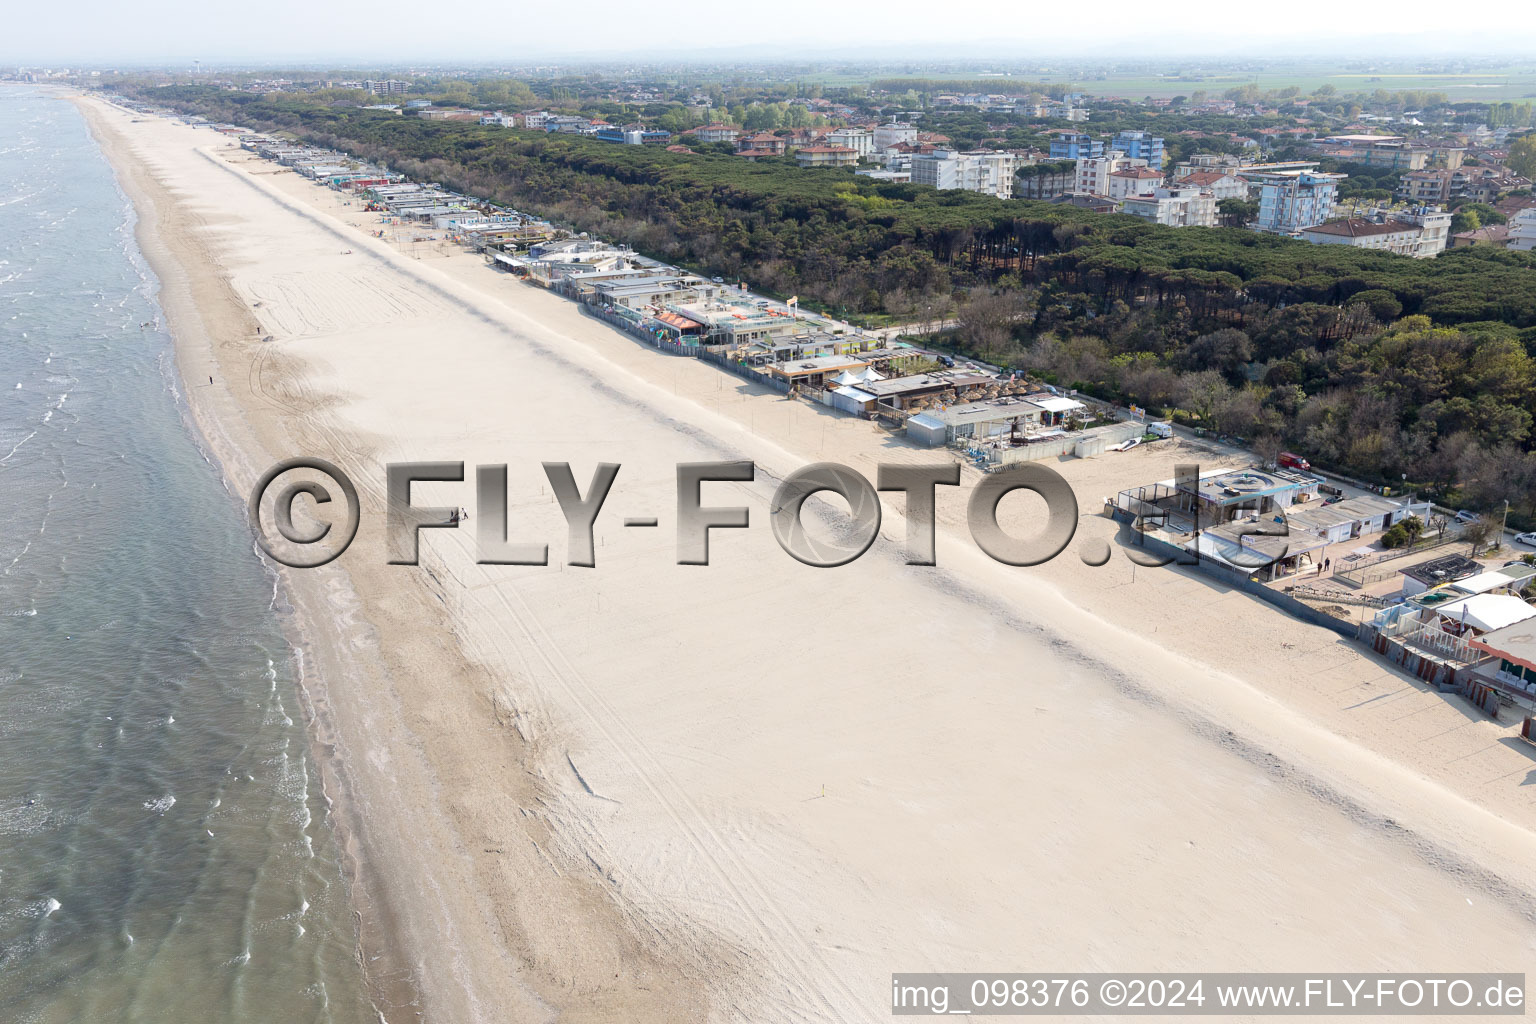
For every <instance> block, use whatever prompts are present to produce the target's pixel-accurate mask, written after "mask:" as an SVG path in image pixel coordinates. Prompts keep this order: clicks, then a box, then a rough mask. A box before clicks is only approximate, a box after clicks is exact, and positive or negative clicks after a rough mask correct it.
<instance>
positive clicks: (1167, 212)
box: [1120, 172, 1216, 228]
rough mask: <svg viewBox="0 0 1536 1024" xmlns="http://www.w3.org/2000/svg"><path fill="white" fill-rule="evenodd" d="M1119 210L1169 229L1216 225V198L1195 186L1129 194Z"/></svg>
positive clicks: (1211, 226)
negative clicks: (1145, 193) (1144, 193)
mask: <svg viewBox="0 0 1536 1024" xmlns="http://www.w3.org/2000/svg"><path fill="white" fill-rule="evenodd" d="M1154 173H1155V172H1154ZM1120 212H1121V213H1128V214H1130V215H1131V216H1133V217H1140V218H1141V219H1143V220H1146V221H1150V222H1151V223H1153V224H1163V225H1166V226H1168V227H1171V228H1213V227H1215V226H1216V198H1215V197H1214V196H1212V195H1211V194H1210V193H1209V192H1205V191H1203V190H1201V189H1198V188H1158V189H1156V190H1155V191H1153V193H1152V194H1151V195H1134V196H1128V197H1126V198H1125V200H1124V201H1123V202H1122V203H1121V204H1120Z"/></svg>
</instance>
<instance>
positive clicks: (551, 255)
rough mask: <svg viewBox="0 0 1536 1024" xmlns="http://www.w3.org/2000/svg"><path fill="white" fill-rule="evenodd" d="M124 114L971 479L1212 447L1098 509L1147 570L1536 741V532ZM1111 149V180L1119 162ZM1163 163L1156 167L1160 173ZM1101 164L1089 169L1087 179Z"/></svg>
mask: <svg viewBox="0 0 1536 1024" xmlns="http://www.w3.org/2000/svg"><path fill="white" fill-rule="evenodd" d="M119 102H122V103H123V104H124V106H125V109H128V110H131V111H132V112H134V113H136V114H142V115H148V116H155V117H164V118H168V119H172V120H175V121H177V122H178V123H183V124H187V125H192V126H196V127H201V128H203V129H206V130H208V131H210V132H212V133H215V134H218V135H222V136H224V137H225V138H226V139H228V140H229V143H230V144H238V146H239V147H240V148H241V149H242V150H244V151H246V152H248V153H250V154H253V155H255V156H256V157H259V158H260V159H261V160H263V161H267V162H270V163H272V164H275V165H277V166H279V167H282V168H285V169H287V170H288V171H291V172H292V173H293V174H295V175H298V176H300V177H303V178H306V179H309V180H311V181H313V182H314V184H315V185H316V186H319V187H323V188H326V189H329V190H331V191H332V192H335V193H338V194H340V195H341V196H345V197H349V198H347V199H346V202H347V203H348V204H349V205H353V204H356V205H358V206H361V208H362V209H363V210H364V211H366V212H367V213H369V214H372V215H374V216H375V217H376V223H377V225H378V226H377V228H375V229H373V233H374V234H375V236H376V237H379V238H381V239H385V240H388V241H389V242H390V243H391V244H392V245H394V246H395V247H396V248H398V249H399V250H400V251H402V252H404V253H407V254H412V255H415V256H416V257H417V258H420V255H421V253H422V251H424V250H425V251H428V252H431V251H437V250H439V249H440V247H442V246H451V247H454V248H456V249H461V250H464V251H468V252H472V253H475V254H478V255H479V256H481V257H482V258H483V259H484V261H485V265H486V267H487V269H488V270H489V271H492V272H497V273H502V274H505V275H507V276H509V277H511V278H512V279H514V280H516V281H519V282H521V283H523V284H524V285H527V286H532V287H537V288H540V289H544V290H548V291H550V292H552V293H555V294H558V295H561V296H563V297H565V298H567V299H569V300H571V301H572V302H574V303H576V304H577V305H578V307H579V308H580V309H581V311H582V312H583V313H584V314H586V315H589V316H592V317H595V318H598V319H601V320H603V321H605V322H606V323H608V324H609V325H611V326H612V327H614V328H615V329H617V330H620V331H623V332H625V333H626V334H628V335H629V336H631V337H632V338H634V339H635V340H637V341H639V342H641V343H643V344H645V345H647V346H650V347H652V348H655V349H657V350H659V351H662V352H666V353H670V354H672V355H676V356H680V357H685V358H696V359H700V360H703V361H706V362H708V363H710V364H712V365H713V366H715V367H717V368H718V369H719V371H720V372H722V373H728V374H732V375H734V376H736V377H738V378H741V379H743V380H745V381H747V382H749V383H750V384H751V385H753V386H755V387H757V388H761V389H765V390H768V391H773V392H778V393H781V394H783V395H784V396H785V398H786V399H787V400H794V401H802V402H809V403H814V404H818V405H820V406H823V407H825V408H827V409H829V410H831V411H833V412H834V413H837V414H843V415H846V416H849V417H855V418H859V419H863V420H867V421H869V422H870V423H871V424H872V428H873V429H879V430H884V431H886V432H889V433H890V434H892V435H894V436H899V437H901V438H902V439H903V441H904V442H905V443H906V444H909V445H912V446H916V447H921V448H930V449H939V450H943V451H946V452H947V453H948V454H949V456H950V457H952V458H954V459H956V460H957V461H959V462H961V463H962V465H964V466H967V467H969V468H970V469H971V470H974V471H978V472H981V473H992V472H998V471H1000V470H1003V469H1005V468H1007V467H1009V466H1013V465H1017V464H1019V463H1024V462H1035V461H1049V462H1051V463H1052V464H1060V463H1061V462H1062V460H1080V459H1088V460H1104V459H1109V460H1112V459H1114V458H1116V456H1117V455H1119V454H1121V453H1125V452H1128V451H1131V450H1134V449H1138V448H1139V449H1142V451H1143V452H1146V451H1151V450H1154V449H1156V447H1157V446H1158V445H1159V444H1162V443H1165V442H1172V443H1177V439H1178V438H1179V437H1181V436H1182V437H1185V438H1189V439H1193V440H1197V441H1198V442H1200V445H1199V450H1203V451H1204V452H1205V453H1206V454H1207V455H1214V456H1217V457H1218V458H1220V459H1221V460H1222V461H1224V462H1226V463H1227V465H1226V466H1225V467H1224V468H1210V469H1204V470H1201V469H1199V468H1198V467H1195V470H1194V473H1193V475H1189V476H1180V477H1174V478H1170V479H1165V480H1162V481H1159V482H1155V483H1135V484H1133V483H1132V481H1130V480H1129V479H1126V478H1125V477H1123V476H1122V477H1121V479H1122V481H1123V482H1125V483H1126V485H1127V486H1126V487H1125V488H1124V489H1122V490H1120V492H1119V494H1118V496H1116V497H1114V498H1106V499H1105V503H1104V507H1103V509H1102V510H1100V511H1101V513H1102V514H1103V515H1104V516H1106V517H1108V518H1110V519H1112V520H1114V521H1116V522H1118V523H1121V524H1123V525H1124V526H1125V528H1126V530H1127V531H1128V533H1127V537H1128V538H1129V543H1131V544H1132V545H1134V546H1135V547H1137V548H1139V549H1142V550H1143V551H1145V552H1150V554H1149V556H1148V557H1149V558H1152V559H1153V561H1151V562H1149V564H1174V565H1178V566H1187V567H1190V568H1191V569H1192V570H1193V571H1196V572H1199V573H1202V574H1205V575H1208V576H1210V577H1212V578H1214V579H1216V580H1219V581H1221V582H1223V583H1225V584H1226V585H1229V586H1232V587H1234V588H1237V589H1239V590H1241V591H1243V592H1245V593H1248V594H1251V595H1253V596H1255V597H1257V598H1258V599H1260V600H1263V601H1265V602H1267V603H1269V604H1272V605H1275V606H1277V607H1279V608H1280V609H1281V610H1283V611H1285V612H1286V613H1288V614H1290V615H1293V616H1295V617H1297V618H1298V619H1300V620H1302V621H1305V622H1309V623H1312V624H1318V625H1323V626H1325V627H1326V628H1328V629H1331V630H1333V631H1334V632H1336V633H1339V634H1340V635H1342V636H1344V637H1347V638H1348V639H1351V640H1355V641H1358V642H1360V643H1361V644H1363V645H1365V646H1367V647H1369V648H1370V649H1371V650H1372V651H1373V653H1374V654H1375V655H1376V656H1378V657H1381V658H1383V659H1385V660H1387V661H1390V662H1391V663H1393V664H1396V665H1399V666H1401V667H1402V668H1403V669H1404V670H1405V671H1407V672H1410V673H1411V674H1413V675H1414V676H1416V677H1417V678H1419V679H1421V680H1423V681H1424V682H1425V683H1427V684H1430V685H1433V686H1435V687H1437V688H1438V689H1439V690H1440V691H1441V692H1445V693H1449V694H1454V695H1457V696H1460V697H1462V698H1464V699H1466V700H1468V701H1470V702H1472V703H1473V704H1475V705H1476V706H1477V707H1478V708H1479V709H1480V711H1482V712H1483V713H1485V714H1487V715H1488V716H1490V717H1491V718H1493V719H1495V720H1502V721H1511V720H1513V721H1514V723H1515V724H1516V725H1517V726H1518V728H1519V735H1520V736H1522V737H1524V738H1529V739H1531V740H1532V742H1536V727H1533V725H1532V721H1533V718H1532V716H1536V650H1532V649H1531V645H1530V636H1529V632H1528V630H1529V628H1530V627H1531V625H1533V624H1536V533H1522V534H1514V533H1510V532H1509V531H1508V530H1507V528H1506V527H1507V524H1506V523H1504V522H1500V523H1497V524H1495V523H1492V522H1486V521H1485V520H1484V519H1483V517H1482V516H1479V515H1477V514H1475V513H1472V512H1467V511H1459V510H1456V509H1448V508H1443V507H1438V506H1436V505H1435V504H1434V503H1433V502H1431V501H1427V500H1420V499H1417V498H1416V497H1415V496H1413V495H1412V494H1392V493H1391V490H1390V489H1389V488H1373V487H1365V486H1362V485H1360V483H1359V482H1358V481H1353V480H1351V479H1349V478H1348V477H1347V476H1341V475H1339V474H1336V473H1326V472H1323V471H1320V470H1318V469H1317V468H1315V467H1313V466H1312V464H1311V463H1310V462H1309V461H1307V460H1306V459H1305V458H1303V457H1302V456H1299V455H1296V454H1294V453H1290V452H1281V453H1279V454H1278V455H1275V456H1273V457H1272V458H1267V459H1266V458H1264V457H1262V456H1258V455H1256V454H1254V453H1251V452H1248V451H1245V450H1244V449H1243V448H1241V447H1240V446H1239V445H1238V444H1235V443H1234V440H1233V439H1231V438H1227V437H1224V436H1223V437H1215V436H1214V435H1211V436H1208V434H1207V431H1205V430H1204V429H1199V428H1196V429H1195V430H1193V431H1190V430H1186V429H1183V428H1180V429H1178V430H1176V428H1175V426H1174V424H1172V423H1169V422H1159V421H1156V420H1152V419H1150V418H1149V417H1148V416H1147V413H1146V410H1144V409H1140V408H1136V407H1131V408H1121V407H1116V406H1114V405H1112V404H1110V403H1106V402H1103V401H1100V400H1097V399H1094V398H1092V397H1090V396H1087V395H1082V394H1079V393H1077V392H1071V391H1064V390H1062V389H1060V388H1058V387H1055V386H1052V385H1050V384H1045V383H1042V382H1039V381H1034V380H1030V379H1029V378H1028V377H1027V376H1026V375H1024V374H1021V373H1017V372H1012V373H1010V372H1003V371H1000V370H999V369H998V368H997V367H995V366H990V365H987V364H984V363H981V362H978V361H975V360H966V359H963V358H959V359H957V358H956V357H955V356H954V355H953V354H952V353H949V352H946V351H943V350H941V349H935V348H931V347H927V346H924V345H923V344H922V343H921V341H920V340H918V339H914V338H910V337H902V336H901V335H900V333H899V332H896V331H886V332H881V331H870V330H865V329H862V328H860V327H857V326H855V325H853V324H850V323H848V322H845V321H841V320H838V319H835V318H833V317H831V316H828V315H825V314H820V313H815V312H805V311H802V310H800V309H799V308H798V305H797V302H796V300H795V298H794V297H791V298H790V299H789V300H788V301H783V302H781V301H777V300H774V299H771V298H768V297H764V296H761V295H757V294H755V293H754V292H752V291H751V290H750V289H749V288H748V286H747V284H746V283H745V282H741V281H734V282H727V281H725V280H724V279H722V278H719V277H716V278H713V279H710V278H705V277H703V276H701V275H698V274H693V273H689V272H688V271H686V270H684V269H681V268H679V267H676V266H669V265H665V264H662V263H660V262H659V261H656V260H654V259H649V258H647V257H644V256H642V255H640V254H638V253H636V252H635V251H634V250H632V249H630V248H628V247H626V246H622V245H616V244H613V243H609V242H605V241H602V240H600V239H595V238H591V237H588V236H587V235H586V234H585V233H582V234H580V235H575V234H573V233H572V232H571V231H569V230H566V229H563V228H561V227H559V226H557V225H555V224H552V223H550V222H548V221H545V220H540V219H538V218H535V217H531V216H527V215H525V214H522V213H519V212H518V211H516V210H511V209H507V208H503V207H499V206H497V205H495V204H493V203H489V202H487V201H485V200H479V199H475V198H474V197H470V196H466V195H462V194H459V193H455V192H452V191H450V190H447V189H444V188H442V187H441V186H439V185H436V184H432V183H423V182H415V181H411V180H409V179H407V178H406V177H405V176H404V175H402V174H399V173H392V172H390V171H388V170H386V169H385V168H383V167H381V166H377V165H374V164H371V163H369V162H367V161H363V160H359V159H357V158H356V157H354V156H351V155H349V154H346V153H342V152H338V151H334V150H326V149H320V148H316V147H312V146H306V145H300V144H295V143H293V142H291V141H285V140H283V139H280V138H277V137H274V136H271V135H267V134H264V133H260V132H256V131H253V130H251V129H249V128H246V127H243V126H239V125H232V124H219V123H211V122H207V121H205V120H203V119H200V118H197V117H185V116H183V115H180V114H177V113H176V112H174V111H168V110H155V109H152V108H148V107H144V106H143V105H139V104H133V103H131V102H128V101H122V100H120V101H119ZM1130 141H1138V140H1130ZM1139 141H1140V142H1141V144H1143V145H1149V144H1151V143H1156V144H1158V145H1159V146H1160V143H1161V140H1151V143H1149V142H1148V140H1139ZM1127 148H1128V149H1129V148H1131V147H1130V145H1129V144H1128V145H1127ZM1111 152H1112V153H1113V154H1114V155H1113V156H1111V157H1109V158H1106V162H1107V163H1109V164H1113V163H1115V162H1117V161H1118V160H1120V159H1121V158H1120V156H1119V155H1118V154H1119V152H1120V151H1119V150H1114V151H1111ZM1158 156H1159V154H1158V153H1156V152H1155V151H1150V150H1149V151H1148V159H1149V160H1155V159H1157V158H1158ZM1136 159H1138V160H1140V159H1142V158H1136ZM1099 160H1100V158H1099V157H1095V156H1081V157H1080V158H1079V161H1080V163H1079V166H1082V165H1083V164H1084V163H1086V164H1087V165H1089V166H1090V167H1091V166H1094V165H1095V163H1096V162H1097V161H1099ZM1135 166H1136V167H1137V168H1141V167H1143V166H1145V165H1144V164H1137V165H1135ZM1117 173H1120V172H1112V173H1111V176H1112V177H1113V175H1114V174H1117ZM1196 173H1199V172H1196ZM1249 173H1252V174H1253V175H1255V177H1256V178H1263V177H1264V176H1266V175H1271V174H1274V175H1279V176H1280V180H1283V181H1286V182H1290V183H1292V184H1295V183H1296V182H1298V181H1299V178H1298V177H1296V176H1297V175H1303V174H1309V173H1310V172H1309V171H1307V170H1306V169H1302V168H1292V167H1281V168H1278V169H1276V168H1275V167H1274V166H1273V165H1271V166H1270V167H1269V168H1267V169H1255V170H1250V171H1249ZM1295 205H1296V204H1294V203H1289V204H1286V208H1287V209H1293V208H1295ZM1143 446H1145V447H1143ZM1245 460H1246V461H1245ZM1139 464H1140V463H1136V465H1139ZM1096 479H1097V478H1096ZM1463 545H1465V547H1463ZM1463 552H1464V553H1463ZM1528 620H1530V621H1528ZM1522 623H1524V624H1525V625H1524V626H1522V625H1521V624H1522Z"/></svg>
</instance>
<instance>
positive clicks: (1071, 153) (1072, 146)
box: [1051, 134, 1107, 160]
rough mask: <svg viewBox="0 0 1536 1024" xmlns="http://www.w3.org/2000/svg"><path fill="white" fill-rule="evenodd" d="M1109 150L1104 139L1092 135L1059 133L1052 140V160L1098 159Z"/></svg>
mask: <svg viewBox="0 0 1536 1024" xmlns="http://www.w3.org/2000/svg"><path fill="white" fill-rule="evenodd" d="M1105 152H1107V150H1106V147H1105V145H1104V140H1103V139H1096V138H1094V137H1093V136H1092V135H1086V134H1075V135H1058V136H1056V138H1054V139H1052V140H1051V159H1052V160H1081V159H1083V158H1085V157H1086V158H1088V159H1098V158H1100V157H1103V156H1104V154H1105Z"/></svg>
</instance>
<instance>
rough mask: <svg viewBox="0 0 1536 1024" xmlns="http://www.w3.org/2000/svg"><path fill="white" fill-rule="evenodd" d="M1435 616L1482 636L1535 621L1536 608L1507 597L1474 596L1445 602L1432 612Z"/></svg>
mask: <svg viewBox="0 0 1536 1024" xmlns="http://www.w3.org/2000/svg"><path fill="white" fill-rule="evenodd" d="M1435 614H1437V615H1439V616H1440V617H1441V618H1443V619H1447V620H1449V621H1451V622H1458V623H1464V624H1465V625H1468V626H1471V627H1472V628H1473V629H1476V630H1480V631H1482V632H1484V633H1486V632H1488V631H1489V630H1492V629H1502V628H1503V627H1505V626H1512V625H1514V624H1515V623H1517V622H1523V621H1524V620H1526V619H1529V618H1532V617H1536V608H1532V607H1531V606H1530V605H1528V604H1526V603H1525V602H1524V601H1522V600H1520V599H1519V598H1518V597H1510V596H1509V595H1508V594H1477V595H1474V596H1472V597H1464V598H1462V599H1461V600H1460V601H1447V602H1446V603H1445V604H1443V605H1441V606H1440V607H1438V608H1436V609H1435Z"/></svg>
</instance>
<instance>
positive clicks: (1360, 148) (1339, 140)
mask: <svg viewBox="0 0 1536 1024" xmlns="http://www.w3.org/2000/svg"><path fill="white" fill-rule="evenodd" d="M1321 142H1322V144H1323V146H1322V153H1323V155H1324V156H1330V157H1333V158H1334V159H1335V160H1343V161H1346V162H1348V163H1356V164H1365V165H1366V166H1367V167H1385V168H1388V169H1390V170H1394V171H1420V170H1423V169H1424V168H1425V167H1426V166H1427V165H1428V164H1429V154H1430V150H1429V147H1428V146H1421V145H1418V144H1416V143H1412V142H1409V141H1408V140H1407V139H1405V138H1404V137H1403V136H1401V135H1335V136H1332V137H1330V138H1327V139H1323V140H1321Z"/></svg>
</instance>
